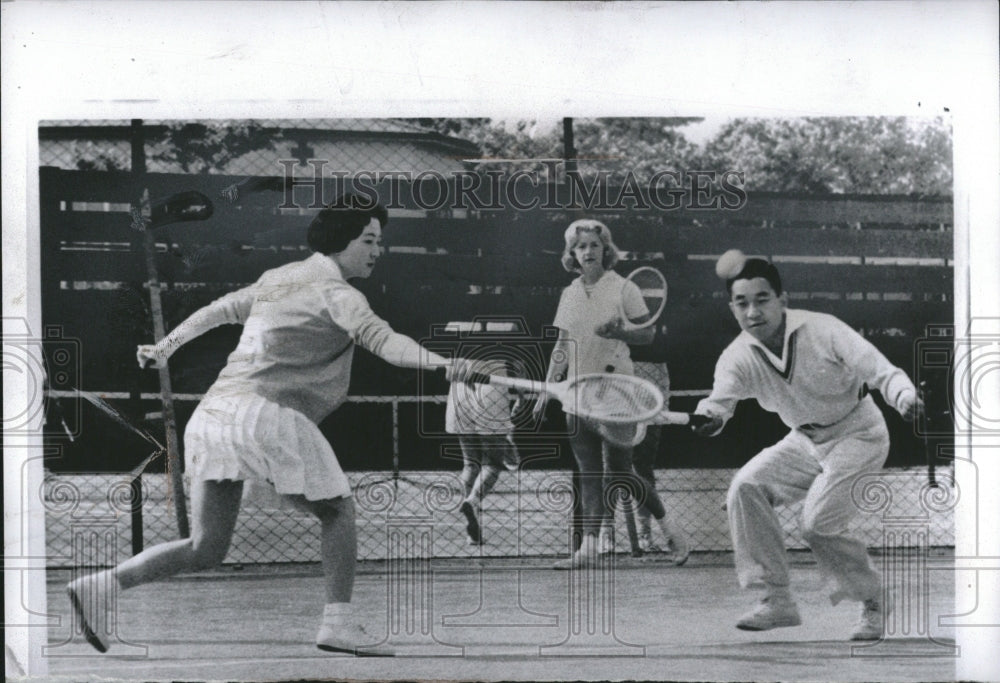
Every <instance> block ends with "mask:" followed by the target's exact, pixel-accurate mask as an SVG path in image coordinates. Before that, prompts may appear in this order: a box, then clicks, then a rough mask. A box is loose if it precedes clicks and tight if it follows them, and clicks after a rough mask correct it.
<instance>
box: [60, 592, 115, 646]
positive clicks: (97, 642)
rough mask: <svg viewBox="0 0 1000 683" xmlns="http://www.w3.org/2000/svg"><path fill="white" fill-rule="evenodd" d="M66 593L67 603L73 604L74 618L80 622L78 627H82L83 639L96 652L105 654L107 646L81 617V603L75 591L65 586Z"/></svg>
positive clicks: (82, 616)
mask: <svg viewBox="0 0 1000 683" xmlns="http://www.w3.org/2000/svg"><path fill="white" fill-rule="evenodd" d="M66 593H67V594H68V595H69V601H70V602H71V603H72V604H73V611H74V612H75V613H76V617H77V619H79V620H80V625H81V626H82V627H83V637H84V638H86V639H87V642H88V643H90V644H91V645H92V646H93V647H94V649H95V650H97V651H98V652H107V651H108V646H107V645H105V644H104V642H103V641H102V640H101V639H100V638H99V637H98V636H97V634H96V633H94V630H93V629H91V628H90V624H88V623H87V619H86V618H85V617H84V615H83V603H82V602H80V598H79V596H77V594H76V591H75V590H73V588H72V586H66Z"/></svg>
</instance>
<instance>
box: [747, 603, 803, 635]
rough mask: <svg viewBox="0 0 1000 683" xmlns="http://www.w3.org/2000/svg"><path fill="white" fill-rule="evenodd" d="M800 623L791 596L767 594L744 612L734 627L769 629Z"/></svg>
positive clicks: (757, 629) (800, 619)
mask: <svg viewBox="0 0 1000 683" xmlns="http://www.w3.org/2000/svg"><path fill="white" fill-rule="evenodd" d="M801 623H802V617H800V616H799V608H798V607H796V606H795V603H794V602H793V601H792V599H791V598H784V597H778V596H774V595H769V596H767V597H765V598H764V599H763V600H761V601H760V604H758V605H757V607H755V608H754V609H753V610H752V611H750V612H747V613H746V614H744V615H743V616H742V617H741V618H740V620H739V621H737V622H736V628H738V629H740V630H743V631H769V630H771V629H772V628H782V627H785V626H798V625H799V624H801Z"/></svg>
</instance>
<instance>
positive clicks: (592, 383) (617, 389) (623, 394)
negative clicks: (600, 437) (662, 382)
mask: <svg viewBox="0 0 1000 683" xmlns="http://www.w3.org/2000/svg"><path fill="white" fill-rule="evenodd" d="M575 389H576V400H577V406H576V409H577V412H579V413H580V414H581V415H587V416H588V417H591V418H593V419H595V420H608V421H615V422H640V421H642V420H644V419H647V418H648V417H650V416H651V415H653V414H655V413H656V412H658V410H659V409H660V407H661V406H662V399H660V398H659V397H658V396H657V395H656V393H655V392H654V391H653V390H652V389H650V388H648V387H646V386H644V385H643V384H641V383H639V382H636V381H633V378H631V377H629V376H627V375H605V376H598V377H588V378H583V379H582V381H580V382H579V383H578V384H577V385H576V386H575Z"/></svg>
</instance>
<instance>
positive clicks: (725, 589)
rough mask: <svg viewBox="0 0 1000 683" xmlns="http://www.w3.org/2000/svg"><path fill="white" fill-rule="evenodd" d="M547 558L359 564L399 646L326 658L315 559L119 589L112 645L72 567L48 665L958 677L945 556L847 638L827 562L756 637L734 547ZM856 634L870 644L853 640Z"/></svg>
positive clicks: (53, 599)
mask: <svg viewBox="0 0 1000 683" xmlns="http://www.w3.org/2000/svg"><path fill="white" fill-rule="evenodd" d="M549 564H550V560H537V559H531V560H524V561H518V560H491V559H483V560H471V561H470V560H462V561H437V560H435V561H432V562H428V563H422V564H418V563H396V564H393V565H389V564H386V563H363V564H362V565H361V567H360V568H359V573H358V579H357V584H356V589H355V600H354V601H355V604H356V605H358V606H359V607H360V608H361V609H362V610H363V611H364V613H365V614H366V618H367V621H368V623H369V624H370V626H371V627H372V629H371V630H374V632H375V633H378V634H381V635H382V636H383V637H385V638H386V639H387V640H388V641H389V642H391V643H392V644H393V645H394V646H395V647H396V649H397V652H398V654H399V656H397V657H396V658H393V659H374V658H360V659H359V658H353V657H350V656H342V655H331V654H325V653H322V652H320V651H319V650H317V649H316V648H315V647H314V645H313V644H312V642H313V638H314V637H315V634H316V628H317V626H318V623H319V615H320V612H321V610H322V603H323V586H322V579H321V577H320V573H319V568H318V566H314V565H297V566H281V567H275V566H253V567H247V568H245V569H243V570H235V569H234V568H232V567H225V568H223V569H220V570H219V571H217V572H211V573H206V574H200V575H190V576H182V577H178V578H175V579H172V580H169V581H166V582H163V583H160V584H153V585H148V586H143V587H140V588H136V589H133V590H130V591H127V592H124V593H122V594H121V596H120V597H119V600H118V603H117V614H118V615H119V618H118V626H117V629H116V633H117V638H118V641H119V642H116V643H115V644H114V645H112V649H111V651H110V652H109V653H108V654H106V655H100V654H98V653H97V652H96V651H94V650H92V649H91V648H90V646H89V645H87V644H86V643H85V642H84V641H83V639H82V637H81V636H80V635H79V634H74V633H73V631H74V630H78V627H77V626H76V625H74V624H73V623H72V617H71V614H70V609H69V602H68V600H67V598H66V596H65V593H64V592H63V587H64V585H65V582H66V581H67V580H68V579H69V572H67V571H51V572H49V576H48V600H49V612H50V614H52V615H53V617H52V619H51V621H50V629H49V647H48V648H47V651H46V655H47V657H48V663H49V671H50V675H52V676H65V677H67V678H70V679H81V678H86V679H95V678H98V677H101V678H113V679H141V680H178V679H184V680H231V681H238V680H256V681H260V680H288V679H317V678H318V679H323V678H337V679H351V678H366V679H372V678H376V679H393V678H399V679H407V680H414V679H418V680H419V679H439V680H440V679H463V680H470V679H477V680H484V679H508V680H510V679H517V680H539V679H559V678H564V679H571V680H578V679H593V680H608V679H611V680H614V679H619V680H620V679H663V680H726V681H729V680H767V679H769V680H803V679H810V680H858V681H860V680H883V681H895V680H899V681H918V680H950V679H953V678H954V676H955V652H954V648H953V645H954V642H953V637H954V633H953V629H947V628H942V627H939V626H938V625H937V623H938V618H939V617H941V616H943V615H949V614H954V613H956V612H961V611H963V610H962V609H959V608H960V607H962V606H958V605H954V604H953V603H954V597H953V596H954V589H953V582H954V570H953V569H952V565H951V558H950V556H949V557H943V558H935V559H933V560H932V561H930V562H927V563H926V564H925V565H924V566H926V571H924V572H923V573H922V574H923V575H922V577H921V578H919V579H918V580H914V579H913V577H912V575H910V576H907V577H906V579H905V580H890V584H892V585H893V595H894V597H895V599H896V601H897V604H899V605H902V608H901V609H899V610H897V612H896V613H894V614H895V615H896V616H894V617H893V619H894V621H891V622H890V637H889V638H887V639H886V640H884V641H881V642H878V643H873V644H858V643H851V642H849V641H848V640H847V636H848V634H849V633H850V630H851V626H852V624H853V622H854V620H855V618H856V616H857V605H856V604H855V603H841V604H840V605H838V606H836V607H831V606H830V604H829V601H828V600H827V598H826V591H825V590H823V588H822V586H821V581H820V577H819V574H818V572H817V571H816V569H815V566H814V565H812V564H811V563H810V562H809V561H808V558H807V557H805V558H803V557H801V556H800V557H799V558H797V560H796V562H795V565H794V567H793V585H792V588H793V590H794V591H795V592H796V594H797V597H798V600H799V607H800V611H801V613H802V618H803V624H802V626H799V627H796V628H787V629H776V630H772V631H768V632H763V633H747V632H743V631H739V630H737V629H736V628H734V626H733V624H734V622H735V620H736V619H737V618H738V617H739V616H740V614H742V613H743V612H744V611H745V610H747V609H748V608H750V607H751V606H752V605H753V602H754V600H755V599H756V597H757V596H756V594H754V593H750V592H742V591H740V590H739V589H738V587H737V585H736V579H735V577H734V574H733V570H732V567H731V558H727V557H726V556H725V555H704V556H699V555H695V556H693V557H692V559H691V561H690V562H689V564H688V565H686V566H684V567H680V568H675V567H670V566H668V565H666V564H664V563H662V562H657V561H655V559H653V560H646V561H642V560H634V559H633V558H628V557H624V556H619V557H616V558H615V559H614V561H609V562H607V563H605V564H603V565H602V566H601V567H600V569H599V570H597V571H590V572H571V573H567V572H557V571H553V570H552V569H550V568H549ZM859 646H860V647H859Z"/></svg>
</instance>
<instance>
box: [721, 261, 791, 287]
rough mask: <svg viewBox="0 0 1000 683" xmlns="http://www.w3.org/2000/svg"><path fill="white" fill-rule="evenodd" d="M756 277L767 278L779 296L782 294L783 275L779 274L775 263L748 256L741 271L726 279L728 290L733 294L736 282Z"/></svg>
mask: <svg viewBox="0 0 1000 683" xmlns="http://www.w3.org/2000/svg"><path fill="white" fill-rule="evenodd" d="M756 277H762V278H764V279H765V280H767V282H768V284H770V285H771V287H772V288H773V289H774V293H775V294H778V295H779V296H780V295H781V276H780V275H778V269H777V268H775V267H774V264H773V263H771V262H770V261H765V260H764V259H762V258H748V259H747V260H746V262H745V263H744V264H743V268H741V269H740V272H738V273H737V274H736V275H734V276H733V277H731V278H729V279H728V280H726V291H728V292H729V294H730V296H732V294H733V283H734V282H736V281H737V280H753V279H754V278H756Z"/></svg>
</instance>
